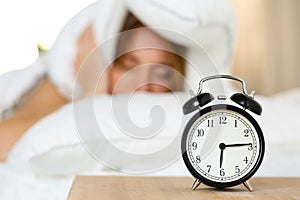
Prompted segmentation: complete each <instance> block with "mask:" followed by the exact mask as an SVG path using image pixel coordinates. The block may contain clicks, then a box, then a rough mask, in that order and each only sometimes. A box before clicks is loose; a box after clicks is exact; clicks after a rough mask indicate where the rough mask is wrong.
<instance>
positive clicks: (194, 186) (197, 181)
mask: <svg viewBox="0 0 300 200" xmlns="http://www.w3.org/2000/svg"><path fill="white" fill-rule="evenodd" d="M200 184H201V181H200V180H199V179H196V180H195V182H194V183H193V186H192V190H196V189H197V187H198V186H199V185H200Z"/></svg>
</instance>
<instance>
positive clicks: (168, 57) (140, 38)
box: [0, 14, 184, 162]
mask: <svg viewBox="0 0 300 200" xmlns="http://www.w3.org/2000/svg"><path fill="white" fill-rule="evenodd" d="M141 27H145V26H144V25H143V24H142V23H141V22H139V21H138V20H137V19H136V18H135V17H134V16H133V15H131V14H129V15H128V17H127V20H126V22H125V23H124V27H123V29H122V31H126V30H131V29H135V28H141ZM145 40H146V41H147V42H149V43H152V44H157V46H161V47H162V48H164V47H165V48H164V49H166V48H167V49H172V48H178V46H177V45H175V44H172V43H170V42H169V41H167V40H165V39H164V38H162V37H160V36H159V35H157V34H156V33H154V32H153V31H152V30H150V29H147V28H146V29H143V31H139V32H136V33H134V34H133V35H132V37H130V39H129V40H119V42H118V45H117V51H118V50H121V49H122V48H126V46H128V45H129V44H139V43H143V42H145ZM77 47H78V50H77V56H76V59H75V61H74V69H75V71H76V70H78V69H79V68H80V66H81V65H82V64H83V62H84V60H85V58H86V57H87V55H88V54H89V53H90V52H91V50H92V49H94V48H95V47H96V40H95V35H94V31H93V27H92V25H89V26H88V27H87V28H86V29H85V30H84V31H83V33H82V34H81V36H80V37H79V39H78V41H77ZM150 63H151V64H153V63H155V64H162V65H167V66H169V67H171V68H173V69H174V70H175V71H177V72H179V73H181V74H182V75H184V61H183V59H182V58H181V57H180V56H178V55H176V54H174V53H171V52H169V51H166V50H162V49H140V50H136V51H131V52H129V53H126V54H124V55H122V56H120V57H119V58H117V59H116V60H115V62H114V63H113V64H112V66H111V67H110V69H109V72H108V75H107V84H102V85H100V86H99V87H98V88H100V89H97V93H98V94H101V93H109V94H118V93H130V92H132V89H130V88H135V86H138V84H137V83H138V82H144V83H145V82H148V84H143V85H141V86H139V87H137V88H136V89H134V90H136V91H148V92H153V93H164V92H169V91H170V90H179V89H180V87H181V85H180V84H178V82H177V81H176V79H175V75H174V73H173V70H168V68H166V67H162V66H160V65H157V66H156V67H155V68H153V67H143V68H141V70H137V73H136V74H135V77H134V81H131V83H128V85H126V87H118V88H116V85H117V84H118V81H119V80H120V79H121V77H122V76H123V75H124V74H125V73H126V72H128V71H129V70H131V69H133V68H136V67H138V66H141V65H145V64H150ZM152 78H154V79H155V83H149V82H151V81H152V80H150V79H152ZM80 81H82V83H81V84H82V85H88V82H89V79H88V78H85V79H84V80H80ZM102 83H103V82H102ZM129 84H131V85H129ZM134 84H136V85H134ZM87 87H88V86H87ZM86 96H88V95H86ZM69 102H70V100H68V99H66V98H64V97H63V96H62V95H61V93H60V92H59V91H58V89H57V88H56V86H55V85H54V84H53V83H52V82H51V81H50V80H49V79H47V77H46V76H45V77H44V78H43V80H41V81H40V82H39V83H38V84H37V85H36V87H35V88H34V89H33V90H32V91H31V92H30V94H27V95H26V97H25V98H24V99H23V101H22V102H21V103H20V104H19V106H18V107H17V108H16V109H15V110H14V113H13V114H12V115H11V116H10V117H9V118H7V119H5V120H3V121H0V162H4V161H5V160H6V158H7V156H8V153H9V152H10V150H11V149H12V148H13V146H14V145H15V143H16V142H17V141H18V140H19V139H20V138H21V137H22V135H23V134H24V133H25V132H26V131H27V130H28V129H29V128H30V127H31V126H33V125H34V124H35V123H36V122H38V121H39V120H40V119H42V118H43V117H45V116H46V115H49V114H51V113H53V112H55V111H56V110H57V109H59V108H60V107H62V106H63V105H65V104H66V103H69Z"/></svg>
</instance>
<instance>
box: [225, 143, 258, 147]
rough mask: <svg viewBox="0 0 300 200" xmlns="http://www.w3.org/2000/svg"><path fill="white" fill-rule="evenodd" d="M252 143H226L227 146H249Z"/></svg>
mask: <svg viewBox="0 0 300 200" xmlns="http://www.w3.org/2000/svg"><path fill="white" fill-rule="evenodd" d="M251 144H252V143H244V144H227V145H226V144H225V147H241V146H249V145H251Z"/></svg>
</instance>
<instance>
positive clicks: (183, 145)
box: [181, 104, 265, 188]
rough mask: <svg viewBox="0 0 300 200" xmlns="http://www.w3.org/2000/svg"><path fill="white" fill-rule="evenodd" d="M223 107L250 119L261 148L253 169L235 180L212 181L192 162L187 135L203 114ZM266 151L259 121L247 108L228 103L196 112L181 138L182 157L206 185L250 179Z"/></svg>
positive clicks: (226, 184) (227, 183)
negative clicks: (188, 151) (188, 152)
mask: <svg viewBox="0 0 300 200" xmlns="http://www.w3.org/2000/svg"><path fill="white" fill-rule="evenodd" d="M221 109H225V110H230V111H233V112H236V113H238V114H241V115H242V116H244V117H245V118H246V119H248V120H249V122H250V123H251V124H252V125H253V127H254V129H255V130H256V132H257V135H258V140H259V147H260V150H259V152H258V158H257V161H256V163H255V164H254V165H253V167H252V169H251V170H250V171H249V172H248V173H247V174H246V175H245V176H243V177H241V178H239V179H237V180H235V181H229V182H217V181H212V180H209V179H207V178H206V177H204V176H202V175H201V174H199V173H198V172H197V170H196V169H195V168H194V167H193V166H192V164H191V163H190V161H189V158H188V155H187V148H186V147H187V146H186V140H187V135H188V133H189V131H190V127H191V126H192V125H193V123H194V122H195V121H196V120H197V119H198V118H199V117H201V116H202V115H204V114H206V113H208V112H211V111H215V110H221ZM264 153H265V140H264V136H263V132H262V130H261V128H260V126H259V124H258V123H257V121H256V120H255V119H254V118H253V117H252V116H251V115H250V114H249V113H248V112H246V111H245V110H243V109H241V108H238V107H236V106H233V105H228V104H217V105H212V106H208V107H205V108H204V109H202V110H200V111H199V112H197V113H196V114H194V115H193V117H192V118H191V119H190V120H189V121H188V123H187V125H186V126H185V128H184V131H183V135H182V138H181V154H182V158H183V161H184V163H185V165H186V167H187V168H188V170H189V171H190V173H191V174H192V175H193V176H194V178H196V179H199V180H201V182H202V183H204V184H205V185H208V186H212V187H217V188H225V187H232V186H236V185H239V184H241V183H243V182H246V181H247V180H248V179H250V178H251V177H252V176H253V175H254V174H255V172H256V171H257V170H258V168H259V167H260V165H261V163H262V161H263V157H264Z"/></svg>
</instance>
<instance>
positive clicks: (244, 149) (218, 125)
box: [181, 75, 265, 191]
mask: <svg viewBox="0 0 300 200" xmlns="http://www.w3.org/2000/svg"><path fill="white" fill-rule="evenodd" d="M212 79H231V80H234V81H238V82H240V83H241V84H242V91H243V92H242V93H235V94H233V95H232V96H231V97H230V99H227V97H226V96H225V95H223V94H222V95H220V94H219V95H218V96H217V98H214V95H213V94H210V93H207V92H202V88H203V83H204V82H206V81H208V80H212ZM254 94H255V92H254V91H253V92H252V93H251V94H248V93H247V90H246V84H245V82H244V81H243V80H242V79H240V78H237V77H234V76H230V75H215V76H209V77H206V78H203V79H202V80H201V81H200V83H199V89H198V92H197V94H196V95H193V97H192V98H191V99H189V100H188V101H187V102H186V103H185V104H184V105H183V113H184V114H185V115H187V114H189V113H192V112H196V113H195V114H194V116H192V118H191V119H190V120H189V121H188V123H187V125H186V127H185V129H184V132H183V135H182V139H181V151H182V157H183V160H184V163H185V165H186V167H187V169H188V170H189V171H190V173H191V174H192V175H193V176H194V177H195V179H196V180H195V182H194V184H193V185H192V190H195V189H196V188H197V187H198V186H199V185H200V184H201V183H203V184H205V185H208V186H212V187H217V188H225V187H232V186H236V185H238V184H242V183H243V184H244V186H245V187H246V188H247V189H248V190H249V191H252V190H253V188H252V186H251V185H250V184H249V182H248V180H249V179H250V178H251V177H252V176H253V175H254V173H255V172H256V171H257V169H258V168H259V167H260V165H261V163H262V160H263V157H264V152H265V142H264V137H263V133H262V130H261V128H260V126H259V124H258V123H257V121H256V120H255V119H254V118H253V117H252V115H251V114H255V115H261V113H262V107H261V105H260V104H259V103H258V102H257V101H256V100H254ZM225 100H226V102H227V103H224V102H225ZM209 103H211V104H210V105H208V104H209ZM250 113H251V114H250Z"/></svg>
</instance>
